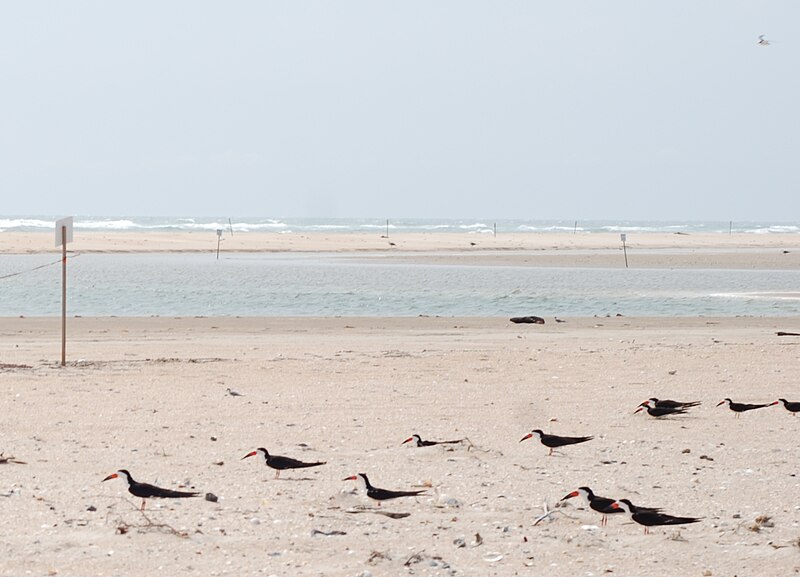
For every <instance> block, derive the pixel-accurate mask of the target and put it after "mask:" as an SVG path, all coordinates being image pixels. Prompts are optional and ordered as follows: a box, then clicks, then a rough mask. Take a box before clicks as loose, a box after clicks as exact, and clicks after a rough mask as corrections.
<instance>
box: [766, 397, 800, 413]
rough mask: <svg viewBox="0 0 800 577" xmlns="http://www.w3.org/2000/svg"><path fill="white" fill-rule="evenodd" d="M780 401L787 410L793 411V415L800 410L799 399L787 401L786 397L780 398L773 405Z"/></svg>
mask: <svg viewBox="0 0 800 577" xmlns="http://www.w3.org/2000/svg"><path fill="white" fill-rule="evenodd" d="M778 403H783V406H784V407H786V410H787V411H789V412H790V413H792V416H794V414H795V413H796V412H798V411H800V402H798V401H794V402H792V401H787V400H786V399H778V400H777V401H775V402H774V403H771V404H772V405H777V404H778Z"/></svg>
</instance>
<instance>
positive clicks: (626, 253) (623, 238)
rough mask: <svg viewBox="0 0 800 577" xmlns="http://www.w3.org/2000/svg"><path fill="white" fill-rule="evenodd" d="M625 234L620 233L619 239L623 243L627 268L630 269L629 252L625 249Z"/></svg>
mask: <svg viewBox="0 0 800 577" xmlns="http://www.w3.org/2000/svg"><path fill="white" fill-rule="evenodd" d="M626 238H627V237H626V235H625V233H624V232H623V233H620V235H619V239H620V240H621V241H622V253H623V254H624V255H625V268H628V250H627V249H626V248H625V239H626Z"/></svg>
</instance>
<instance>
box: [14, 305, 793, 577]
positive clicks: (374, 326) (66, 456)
mask: <svg viewBox="0 0 800 577" xmlns="http://www.w3.org/2000/svg"><path fill="white" fill-rule="evenodd" d="M59 326H60V325H59V321H58V320H57V319H49V318H5V319H2V320H0V327H1V328H0V351H2V357H1V358H0V362H2V363H3V364H2V368H0V385H1V386H2V390H3V391H4V394H3V396H2V401H1V402H2V411H1V413H0V414H2V419H0V430H1V431H2V439H3V441H2V447H0V450H2V451H3V453H4V458H9V457H14V458H15V459H16V460H19V461H24V463H25V464H19V463H13V462H6V463H4V464H2V465H0V471H2V480H1V481H0V507H2V510H3V515H4V519H5V523H3V525H2V529H0V553H1V555H0V574H2V575H15V576H16V575H24V574H30V575H118V574H120V573H121V572H123V573H129V574H136V575H164V574H181V575H287V574H292V575H337V576H338V575H342V576H355V575H412V574H413V575H503V576H505V575H509V576H510V575H525V574H531V575H533V574H551V575H554V574H562V575H601V574H613V575H660V574H663V573H664V572H665V571H666V572H667V573H669V574H676V575H677V574H681V575H697V576H711V575H714V576H716V575H739V576H743V575H789V574H794V573H797V572H798V571H800V504H799V503H798V501H797V495H798V494H799V493H798V490H800V481H799V480H798V477H797V474H798V472H797V462H798V458H799V457H800V448H798V445H797V442H796V439H797V434H798V427H800V420H798V419H797V418H793V417H792V416H791V414H790V413H789V412H788V411H786V410H785V409H783V408H782V407H781V406H772V407H768V408H764V409H758V410H755V411H752V412H749V413H745V414H743V415H742V416H741V418H736V416H735V414H734V413H733V412H731V411H730V410H728V409H727V408H725V407H715V405H716V403H717V402H718V401H720V400H721V399H722V398H724V397H732V398H733V399H734V400H736V401H742V402H752V403H765V402H771V401H774V400H776V399H777V398H778V397H786V398H789V399H790V400H800V391H798V388H797V378H796V375H797V368H798V362H799V361H800V353H799V351H800V348H798V347H800V337H779V336H776V335H775V332H776V331H794V332H800V325H798V323H797V321H796V319H786V318H784V319H769V318H724V319H723V318H691V319H634V318H624V317H611V318H585V319H578V318H574V319H573V318H570V319H566V322H564V323H558V324H555V323H553V324H550V323H548V324H546V325H514V324H512V323H509V322H508V321H507V320H506V319H496V318H492V319H484V318H426V317H421V318H401V319H386V318H327V319H313V318H302V319H298V318H75V319H70V321H69V344H68V363H67V366H66V367H63V368H62V367H60V366H59V364H58V359H59V354H60V353H59V350H60V349H59V342H60V341H59ZM228 388H230V389H233V390H235V391H237V392H239V393H241V395H242V396H238V397H233V396H230V395H228V393H227V389H228ZM651 396H656V397H661V398H672V399H678V400H687V401H688V400H699V401H702V405H700V406H699V407H696V408H694V409H692V410H691V411H690V412H689V413H688V414H687V415H683V416H678V417H674V418H669V419H663V420H659V419H655V418H652V417H649V416H647V415H643V414H641V413H640V414H636V415H634V414H633V411H634V410H635V409H636V407H637V405H638V404H639V403H640V402H641V401H643V400H644V399H646V398H648V397H651ZM533 428H541V429H543V430H545V431H547V432H551V433H555V434H561V435H570V436H572V435H593V436H594V439H593V440H592V441H590V442H586V443H583V444H580V445H575V446H570V447H566V448H564V449H562V450H560V451H558V452H556V454H555V455H553V456H547V450H546V448H545V447H544V446H542V445H541V444H540V443H538V442H537V441H536V440H534V439H531V440H528V441H525V442H523V443H520V442H519V441H520V439H521V438H522V437H523V436H524V435H525V434H526V433H528V432H529V431H530V430H531V429H533ZM412 433H419V434H420V435H421V436H422V437H423V438H427V439H434V440H442V439H461V438H463V439H466V441H465V442H464V443H463V444H461V445H454V446H452V447H451V448H452V450H450V449H447V448H442V447H428V448H416V447H411V446H410V444H406V445H401V443H402V441H403V440H405V439H406V438H407V437H408V436H410V435H411V434H412ZM261 446H263V447H266V448H268V449H269V450H270V451H271V452H273V453H276V454H279V455H286V456H290V457H294V458H298V459H301V460H305V461H327V464H326V465H324V466H320V467H316V468H313V469H306V470H301V471H289V472H284V473H283V474H282V475H281V478H280V479H277V480H276V479H274V472H273V471H272V470H271V469H268V468H267V467H265V466H264V464H263V462H257V461H256V460H255V459H246V460H241V458H242V457H243V456H244V455H245V454H246V453H248V452H250V451H252V450H254V449H255V448H257V447H261ZM120 468H127V469H128V470H130V471H131V473H132V475H133V476H134V477H135V478H136V479H137V480H139V481H144V482H149V483H155V484H157V485H159V486H163V487H168V488H173V489H177V488H183V489H184V490H189V489H191V490H196V491H200V492H201V493H202V494H203V495H205V493H209V492H210V493H213V494H214V495H216V496H217V497H218V501H217V502H209V501H206V500H203V499H202V498H198V499H181V500H150V501H149V503H148V505H147V509H146V510H145V513H144V514H142V513H141V512H140V511H139V506H140V499H137V498H135V497H133V496H131V495H130V494H128V492H127V491H126V487H125V483H124V482H122V481H121V480H119V479H115V480H110V481H108V482H105V483H102V482H101V481H102V479H104V478H105V477H106V476H107V475H109V474H110V473H113V472H114V471H116V470H117V469H120ZM359 472H365V473H367V474H368V475H369V477H370V480H371V481H372V482H373V484H375V485H376V486H379V487H383V488H387V489H412V488H425V489H427V491H426V493H425V494H424V495H422V496H420V497H415V498H406V499H399V500H396V501H391V502H385V503H383V504H382V505H381V506H379V507H378V506H376V504H375V503H374V502H372V503H370V502H368V499H367V498H366V496H365V495H364V494H363V493H361V492H357V491H356V490H355V489H356V485H355V483H353V482H352V481H343V480H342V479H344V478H345V477H347V476H350V475H353V474H355V473H359ZM582 485H587V486H590V487H591V488H593V489H594V490H595V492H597V493H598V494H601V495H605V496H611V497H616V498H619V497H627V498H629V499H631V500H632V501H633V502H634V503H637V504H640V505H646V506H656V507H663V508H665V510H666V512H668V513H672V514H676V515H687V516H697V517H702V518H703V519H702V521H701V522H700V523H696V524H692V525H686V526H681V527H664V528H653V530H652V532H651V534H650V535H644V534H643V531H642V528H641V527H640V526H638V525H635V524H634V523H632V522H631V521H630V520H629V519H627V518H625V517H624V516H622V515H616V516H613V517H611V518H610V520H609V523H608V525H607V526H606V527H601V526H600V517H599V515H598V514H596V513H594V512H592V511H589V510H587V509H586V508H585V506H584V504H583V503H580V502H575V501H576V499H572V500H570V501H569V504H568V505H566V506H565V507H563V508H559V509H557V511H556V512H555V513H554V514H553V515H552V516H551V517H549V518H548V519H545V520H543V521H541V522H540V523H539V524H535V521H536V519H537V518H538V517H539V516H541V515H542V514H543V512H544V508H543V507H544V506H545V505H546V506H547V507H549V508H550V509H552V508H553V507H554V506H555V505H556V503H557V502H558V500H559V499H560V498H561V497H563V496H564V495H566V494H567V493H569V492H570V491H573V490H574V489H576V488H577V487H579V486H582ZM385 513H399V514H402V515H407V516H404V517H402V518H390V517H388V516H386V515H385Z"/></svg>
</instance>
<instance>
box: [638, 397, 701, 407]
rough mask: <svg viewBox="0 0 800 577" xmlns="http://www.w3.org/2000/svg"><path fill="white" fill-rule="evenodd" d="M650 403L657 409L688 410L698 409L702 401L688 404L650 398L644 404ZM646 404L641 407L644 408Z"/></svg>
mask: <svg viewBox="0 0 800 577" xmlns="http://www.w3.org/2000/svg"><path fill="white" fill-rule="evenodd" d="M648 401H650V404H651V405H652V406H654V407H655V408H657V409H660V408H662V407H664V408H667V409H688V408H689V407H696V406H697V405H699V404H700V401H689V402H688V403H683V402H681V401H672V400H670V399H656V398H655V397H650V398H649V399H647V401H645V402H644V403H646V402H648ZM644 403H642V404H641V405H639V406H640V407H642V406H644Z"/></svg>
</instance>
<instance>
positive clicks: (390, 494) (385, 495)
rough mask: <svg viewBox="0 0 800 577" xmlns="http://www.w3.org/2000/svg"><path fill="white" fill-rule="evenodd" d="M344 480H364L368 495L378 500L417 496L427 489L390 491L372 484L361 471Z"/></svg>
mask: <svg viewBox="0 0 800 577" xmlns="http://www.w3.org/2000/svg"><path fill="white" fill-rule="evenodd" d="M342 480H343V481H362V482H363V484H364V486H365V487H366V488H367V497H369V498H371V499H375V500H377V501H385V500H387V499H397V498H398V497H416V496H417V495H420V494H421V493H424V492H425V489H420V490H417V491H390V490H388V489H379V488H378V487H373V486H372V484H371V483H370V482H369V479H367V474H366V473H359V474H358V475H351V476H349V477H346V478H344V479H342Z"/></svg>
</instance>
